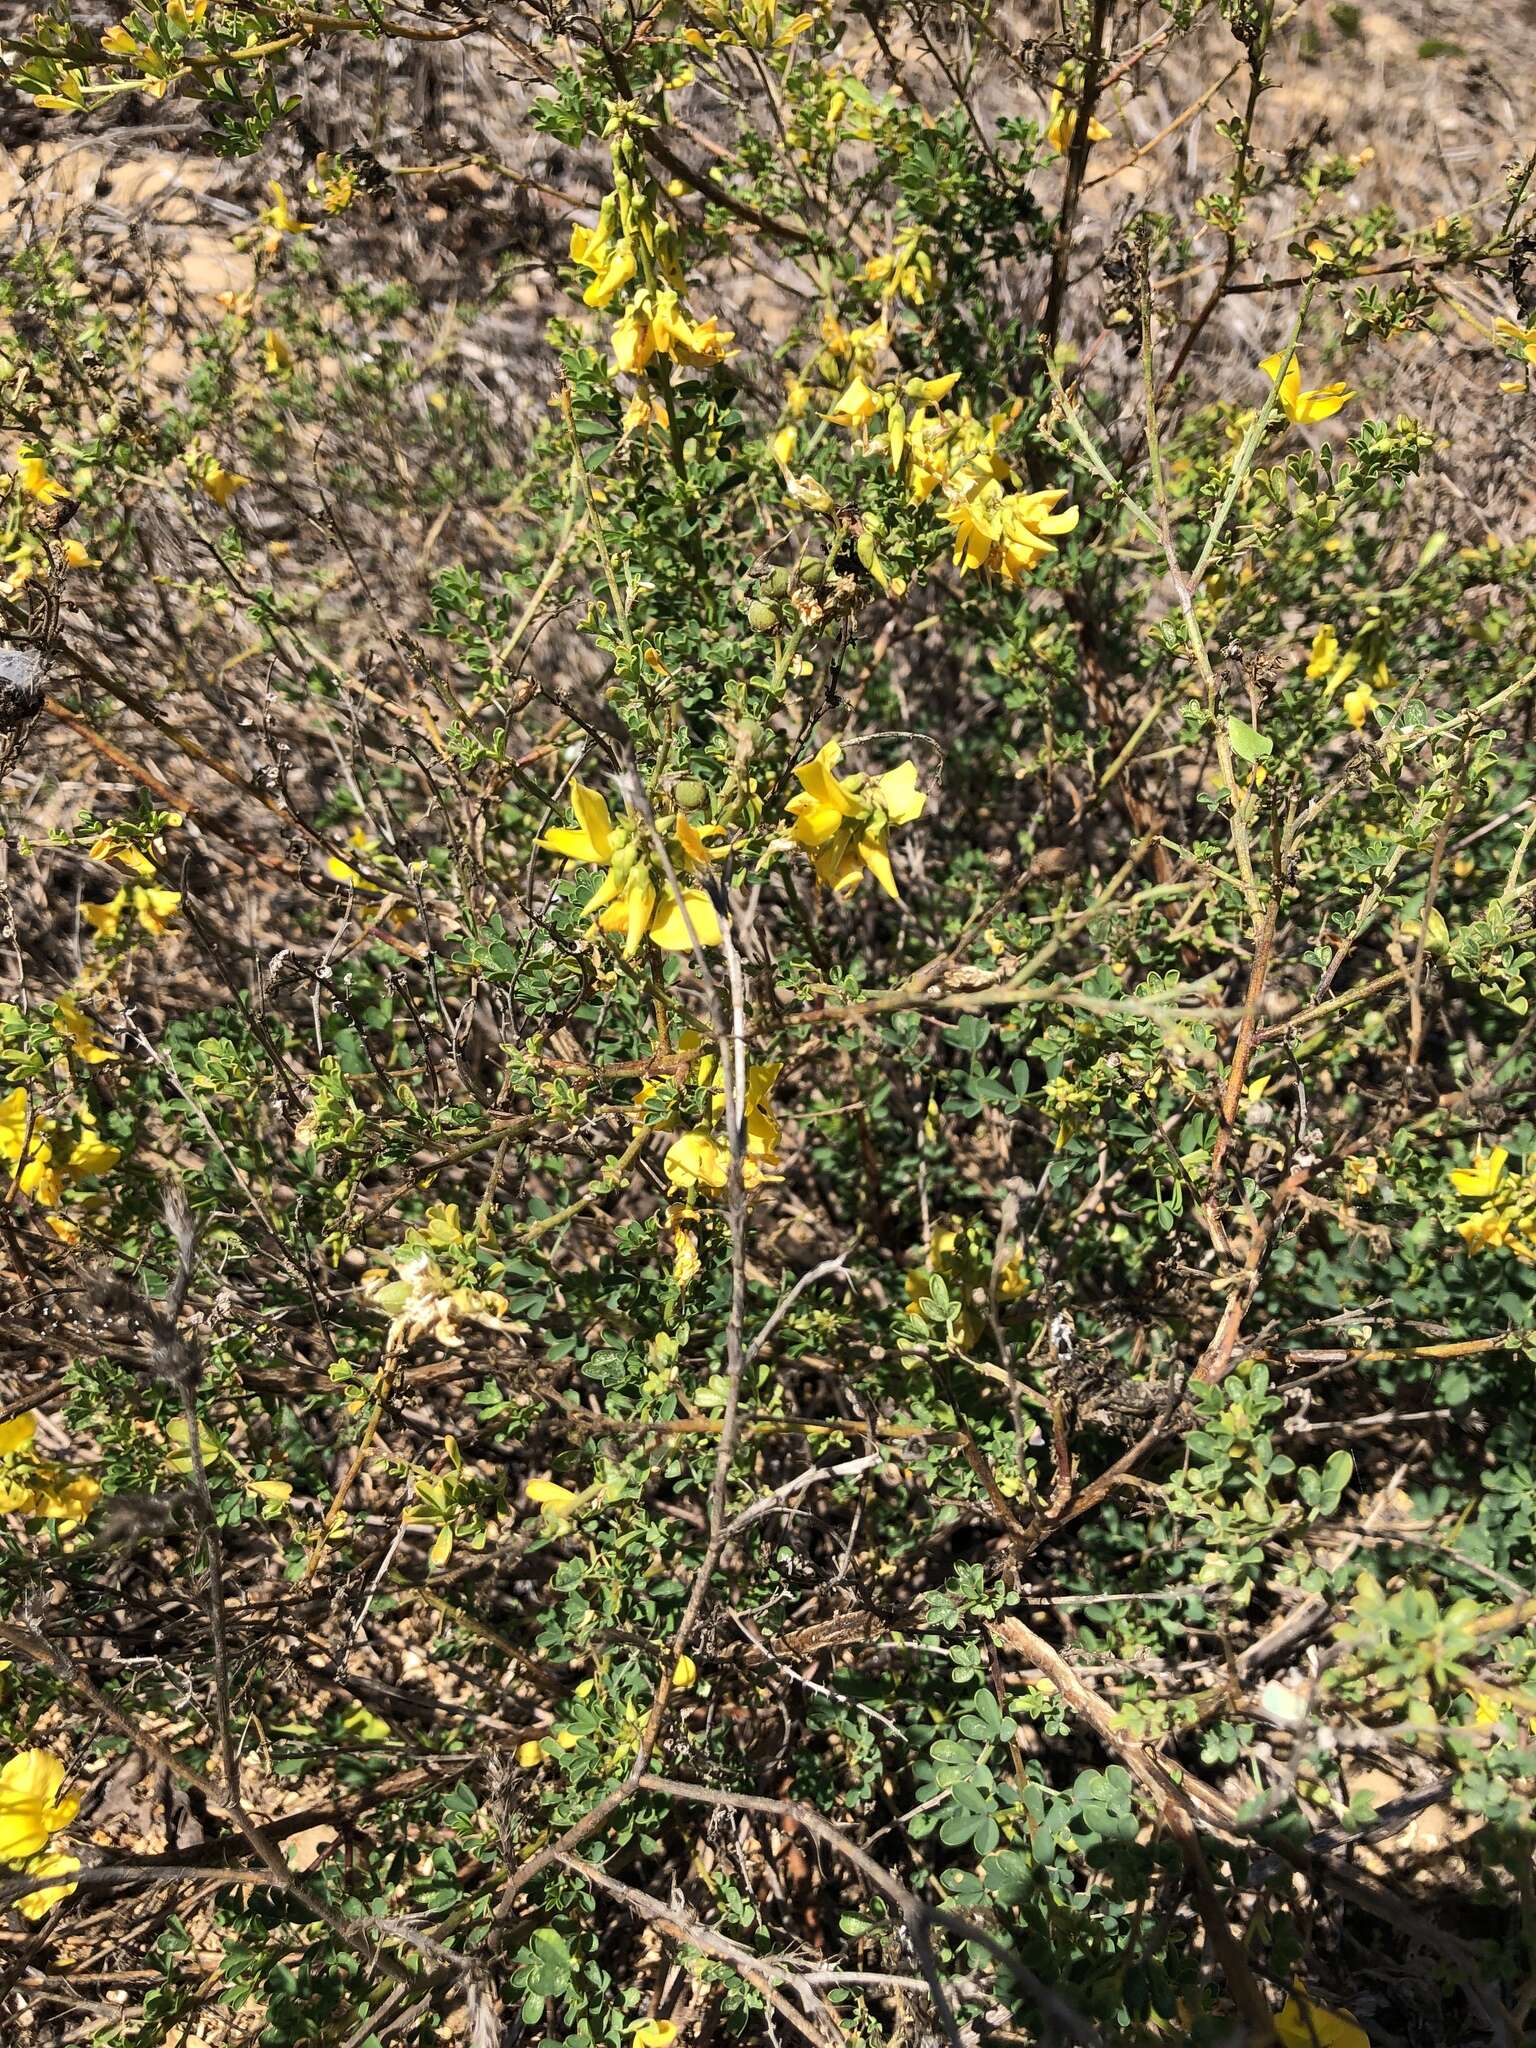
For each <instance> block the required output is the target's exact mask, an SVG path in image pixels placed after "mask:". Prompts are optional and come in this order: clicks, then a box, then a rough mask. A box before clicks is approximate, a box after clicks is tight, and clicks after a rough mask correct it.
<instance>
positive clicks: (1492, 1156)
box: [1451, 1145, 1536, 1265]
mask: <svg viewBox="0 0 1536 2048" xmlns="http://www.w3.org/2000/svg"><path fill="white" fill-rule="evenodd" d="M1451 1186H1452V1187H1453V1188H1454V1189H1455V1190H1456V1192H1457V1194H1458V1195H1460V1196H1462V1197H1463V1199H1464V1200H1466V1201H1469V1202H1476V1203H1477V1204H1478V1207H1477V1208H1476V1209H1475V1210H1474V1211H1473V1212H1472V1214H1471V1215H1470V1216H1464V1217H1463V1218H1462V1220H1461V1222H1460V1223H1458V1224H1457V1226H1456V1228H1457V1230H1458V1232H1459V1233H1460V1235H1461V1236H1462V1238H1463V1239H1464V1240H1465V1241H1466V1244H1467V1248H1468V1249H1469V1250H1470V1251H1474V1252H1485V1251H1500V1252H1513V1253H1514V1255H1515V1257H1516V1258H1517V1259H1523V1260H1524V1261H1525V1262H1526V1263H1527V1264H1528V1265H1530V1264H1536V1178H1533V1177H1532V1176H1531V1175H1529V1174H1523V1173H1511V1172H1510V1171H1509V1153H1508V1152H1507V1151H1506V1150H1505V1148H1504V1147H1503V1146H1502V1145H1495V1146H1494V1148H1493V1150H1492V1151H1491V1152H1489V1153H1487V1154H1486V1155H1485V1154H1484V1153H1483V1152H1482V1151H1479V1152H1478V1154H1477V1156H1476V1157H1475V1158H1474V1159H1473V1161H1472V1164H1471V1165H1470V1166H1458V1167H1456V1168H1454V1169H1453V1170H1452V1173H1451Z"/></svg>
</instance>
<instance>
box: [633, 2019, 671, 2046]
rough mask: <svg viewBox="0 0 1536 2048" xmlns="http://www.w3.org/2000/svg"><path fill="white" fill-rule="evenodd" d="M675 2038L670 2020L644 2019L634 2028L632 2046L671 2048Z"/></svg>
mask: <svg viewBox="0 0 1536 2048" xmlns="http://www.w3.org/2000/svg"><path fill="white" fill-rule="evenodd" d="M676 2040H677V2028H676V2027H675V2026H674V2025H673V2023H672V2021H671V2020H645V2021H643V2022H642V2024H641V2025H640V2026H638V2027H637V2028H636V2029H635V2038H634V2043H633V2048H673V2044H674V2043H675V2042H676Z"/></svg>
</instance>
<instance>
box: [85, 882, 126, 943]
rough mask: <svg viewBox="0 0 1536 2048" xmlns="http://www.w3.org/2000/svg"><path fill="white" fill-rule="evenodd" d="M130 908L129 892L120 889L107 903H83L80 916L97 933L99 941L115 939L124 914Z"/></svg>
mask: <svg viewBox="0 0 1536 2048" xmlns="http://www.w3.org/2000/svg"><path fill="white" fill-rule="evenodd" d="M127 908H128V891H127V890H126V889H119V890H118V892H117V894H116V895H115V896H113V897H111V898H110V899H109V900H108V901H107V902H105V903H82V904H81V905H80V915H81V916H82V917H83V918H84V919H85V921H86V923H87V924H88V925H89V926H90V927H91V929H92V931H94V932H95V934H96V936H97V938H98V939H115V938H116V937H117V928H118V926H119V924H120V923H121V922H122V916H123V912H124V911H125V910H126V909H127Z"/></svg>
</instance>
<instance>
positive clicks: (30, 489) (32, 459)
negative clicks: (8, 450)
mask: <svg viewBox="0 0 1536 2048" xmlns="http://www.w3.org/2000/svg"><path fill="white" fill-rule="evenodd" d="M16 476H17V479H18V481H19V482H20V484H21V488H22V489H23V490H24V491H25V492H26V494H27V496H28V497H29V498H36V500H37V502H38V503H39V504H40V505H56V504H57V503H58V501H59V500H60V498H67V497H68V496H69V486H68V485H67V484H61V483H60V482H59V480H58V478H57V477H56V476H53V475H51V474H50V473H49V469H48V463H47V460H46V458H45V457H43V456H41V455H39V454H37V453H36V452H35V451H34V450H32V449H30V448H29V449H24V450H23V451H22V454H21V456H20V458H19V460H18V461H17V464H16Z"/></svg>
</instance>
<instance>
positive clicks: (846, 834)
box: [789, 740, 928, 903]
mask: <svg viewBox="0 0 1536 2048" xmlns="http://www.w3.org/2000/svg"><path fill="white" fill-rule="evenodd" d="M842 756H843V750H842V747H841V746H840V745H839V743H838V742H837V741H836V740H828V741H827V743H826V745H825V746H824V747H823V748H822V749H821V751H820V752H819V753H818V754H817V756H816V758H815V759H814V760H813V761H804V762H802V763H801V765H800V766H799V767H798V768H797V769H796V770H795V778H796V780H797V781H798V782H799V784H800V795H799V796H796V797H791V798H790V801H789V814H790V816H791V817H792V818H793V819H794V824H793V825H792V826H791V828H790V833H789V836H790V838H791V840H793V842H794V843H795V845H796V846H803V847H804V848H805V850H806V851H807V852H808V853H809V854H810V856H811V859H812V861H813V862H814V864H815V868H816V873H817V876H818V878H819V879H820V880H821V881H823V882H825V883H826V885H827V887H828V888H829V889H832V890H835V891H836V893H837V894H838V895H839V896H846V895H849V894H851V892H852V891H853V890H855V889H857V887H858V886H859V884H860V882H862V881H863V879H864V873H865V870H866V869H867V870H868V871H869V873H870V874H872V875H873V876H874V878H875V880H876V881H877V882H878V883H879V884H880V887H881V888H882V889H883V890H884V891H885V893H886V895H887V896H889V897H891V898H892V899H893V900H894V901H895V902H898V903H899V902H900V901H901V893H900V891H899V890H898V889H897V887H896V877H895V876H894V875H893V874H892V872H891V856H890V849H889V843H888V842H889V838H890V828H891V827H892V825H910V824H911V823H912V822H913V820H914V819H916V818H919V817H921V816H922V812H923V806H924V805H925V804H926V802H927V801H928V799H927V798H926V796H924V794H923V792H922V791H921V790H920V789H919V788H918V786H917V769H916V767H915V766H914V764H913V763H912V762H911V761H903V762H902V763H901V765H900V767H898V768H892V769H889V770H888V771H887V772H886V773H885V774H884V775H877V776H873V777H870V776H865V775H847V776H840V775H839V774H838V773H837V764H838V762H839V761H840V760H841V759H842Z"/></svg>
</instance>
